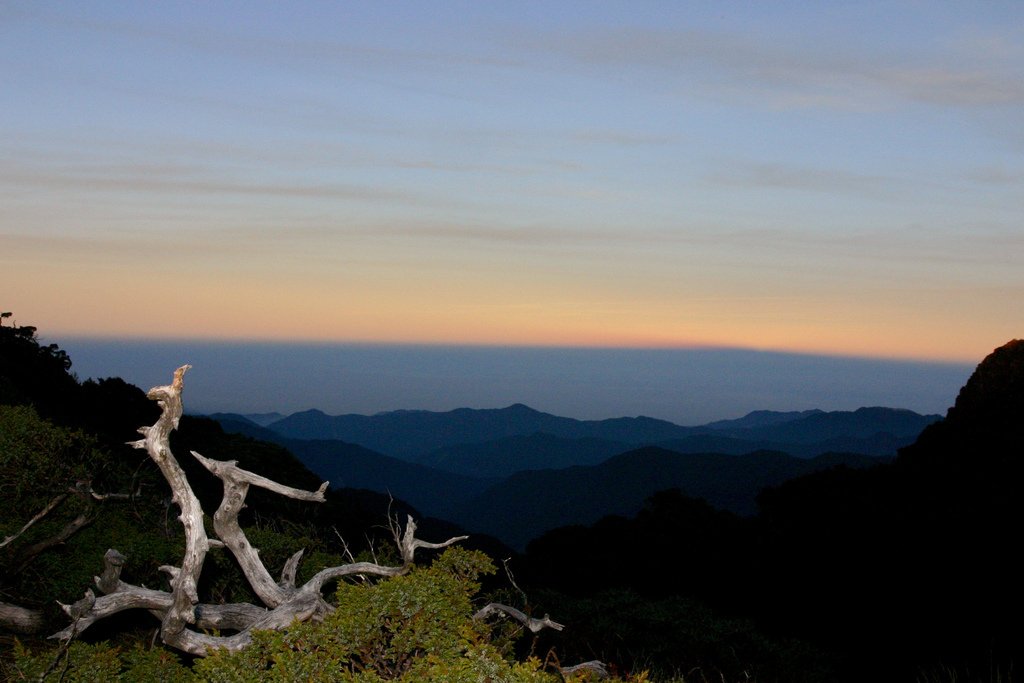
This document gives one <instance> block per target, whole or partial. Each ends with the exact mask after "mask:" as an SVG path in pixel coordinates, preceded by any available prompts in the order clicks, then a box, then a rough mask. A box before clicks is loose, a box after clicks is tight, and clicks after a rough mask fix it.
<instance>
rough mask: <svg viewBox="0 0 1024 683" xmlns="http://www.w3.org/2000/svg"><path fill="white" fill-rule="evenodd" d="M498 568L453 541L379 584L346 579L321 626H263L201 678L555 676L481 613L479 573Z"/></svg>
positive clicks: (199, 670) (204, 667)
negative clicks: (514, 656)
mask: <svg viewBox="0 0 1024 683" xmlns="http://www.w3.org/2000/svg"><path fill="white" fill-rule="evenodd" d="M493 571H494V567H493V565H492V564H491V563H490V560H489V559H488V558H487V557H486V556H485V555H483V554H481V553H477V552H472V551H466V550H463V549H460V548H451V549H449V550H447V551H446V552H445V553H444V554H443V555H441V556H440V557H438V558H437V559H436V560H435V561H434V563H433V564H432V565H431V566H429V567H424V568H416V569H413V570H412V571H411V572H410V573H409V574H407V575H405V576H399V577H395V578H391V579H387V580H385V581H381V582H379V583H375V584H369V585H367V584H349V583H344V584H341V585H340V586H339V587H338V591H337V603H336V609H335V610H334V612H332V613H331V614H330V615H329V616H328V617H327V618H326V619H325V620H324V621H323V622H322V623H305V624H296V625H295V626H293V627H292V628H290V629H288V630H287V631H283V632H261V633H257V634H256V637H255V642H254V643H253V644H252V645H251V646H250V647H248V648H246V649H245V650H243V651H241V652H236V653H228V652H224V651H222V652H218V653H214V654H213V655H212V656H210V657H207V658H206V659H204V660H202V661H199V662H197V663H196V667H195V671H196V674H197V675H198V676H199V677H200V678H201V679H202V680H209V681H218V682H221V681H223V682H225V683H227V682H229V681H231V682H242V681H296V680H303V681H366V682H369V681H467V682H469V681H472V682H473V683H476V682H477V681H509V682H518V681H524V682H525V681H554V680H557V678H555V677H553V676H551V675H548V674H545V673H543V672H541V671H540V663H539V662H538V661H536V660H532V659H531V660H528V661H527V662H525V663H516V662H510V661H507V660H505V659H504V658H502V656H501V654H500V653H499V652H498V650H497V649H496V648H495V647H494V646H493V645H491V643H490V639H489V634H490V629H489V627H488V625H487V624H484V623H482V622H479V621H475V620H473V618H472V614H473V611H474V607H473V602H472V598H473V596H474V595H475V593H476V592H477V590H479V583H478V582H477V579H478V577H479V576H480V575H481V574H486V573H492V572H493Z"/></svg>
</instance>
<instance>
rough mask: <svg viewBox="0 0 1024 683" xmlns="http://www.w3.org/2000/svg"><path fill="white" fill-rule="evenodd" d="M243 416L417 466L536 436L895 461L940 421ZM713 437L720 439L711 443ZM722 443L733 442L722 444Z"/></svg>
mask: <svg viewBox="0 0 1024 683" xmlns="http://www.w3.org/2000/svg"><path fill="white" fill-rule="evenodd" d="M243 417H246V418H247V419H250V420H251V421H252V422H254V423H256V424H262V425H263V426H266V427H267V428H268V429H270V430H272V431H274V432H276V433H278V434H280V435H281V436H285V437H288V438H291V439H333V440H340V441H347V442H349V443H354V444H359V445H360V446H363V447H365V448H369V449H371V450H374V451H377V452H380V453H386V454H388V455H390V456H392V457H395V458H400V459H402V460H409V461H412V462H424V461H427V462H430V461H433V462H438V461H443V460H445V457H444V455H443V453H437V451H440V450H442V449H450V448H453V447H462V446H465V445H468V444H482V443H487V442H493V441H496V440H501V439H507V438H509V437H516V436H532V435H535V434H547V435H550V436H553V437H558V438H561V439H573V440H584V439H592V440H599V441H603V442H609V441H610V442H617V443H620V444H623V445H625V446H626V447H627V448H628V447H633V448H636V447H640V446H647V445H656V444H660V443H663V442H668V441H672V442H677V443H675V444H674V446H675V448H676V449H679V448H684V449H687V450H690V449H692V450H690V452H700V451H706V450H707V446H706V444H708V443H715V444H720V445H721V447H723V448H725V452H729V453H735V454H739V453H747V452H750V451H753V450H757V449H763V448H774V449H778V450H782V451H785V452H788V453H791V454H793V455H798V456H801V457H813V456H814V455H818V454H820V453H825V452H829V451H836V450H843V451H849V452H856V453H863V454H866V455H885V456H891V455H895V454H896V451H897V449H898V448H901V447H902V446H906V445H909V444H910V443H912V442H913V441H914V439H915V438H917V435H918V434H920V433H921V430H923V429H924V428H925V427H926V426H927V425H929V424H931V423H932V422H935V421H937V420H938V419H940V416H939V415H919V414H917V413H915V412H912V411H909V410H899V409H894V408H860V409H858V410H855V411H832V412H824V411H820V410H810V411H801V412H774V411H757V412H753V413H750V414H748V415H746V416H745V417H743V418H740V419H738V420H724V421H719V422H712V423H709V424H706V425H703V426H698V427H683V426H680V425H677V424H674V423H672V422H668V421H666V420H656V419H653V418H649V417H620V418H613V419H607V420H576V419H573V418H568V417H559V416H556V415H551V414H549V413H543V412H540V411H538V410H534V409H533V408H530V407H528V406H525V405H522V404H521V403H517V404H515V405H511V406H508V407H507V408H499V409H482V410H478V409H472V408H459V409H457V410H452V411H448V412H431V411H425V410H400V411H394V412H388V413H380V414H377V415H327V414H326V413H323V412H321V411H319V410H307V411H304V412H299V413H294V414H292V415H289V416H288V417H285V418H282V419H280V420H277V421H274V422H264V420H265V417H266V416H265V415H259V416H253V417H249V416H243ZM695 437H703V438H704V440H702V439H700V438H695ZM708 437H714V438H713V439H711V440H710V441H709V440H707V438H708ZM722 437H726V438H727V439H729V440H731V441H721V440H720V439H721V438H722ZM739 442H742V443H739ZM687 443H689V444H691V445H690V446H687ZM729 444H732V445H729ZM599 450H600V449H599ZM574 464H582V463H574ZM517 469H526V468H522V467H520V468H517Z"/></svg>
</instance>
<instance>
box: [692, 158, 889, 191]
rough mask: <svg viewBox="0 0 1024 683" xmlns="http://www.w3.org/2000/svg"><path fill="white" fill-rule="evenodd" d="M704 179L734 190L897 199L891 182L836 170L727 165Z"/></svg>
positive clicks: (748, 164)
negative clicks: (774, 190)
mask: <svg viewBox="0 0 1024 683" xmlns="http://www.w3.org/2000/svg"><path fill="white" fill-rule="evenodd" d="M707 178H708V180H709V181H711V182H713V183H717V184H720V185H729V186H734V187H747V188H766V189H785V190H805V191H810V192H828V193H838V194H856V195H860V196H863V197H868V198H871V199H884V198H888V197H894V196H897V192H896V190H895V189H894V187H893V186H894V185H895V184H898V183H897V182H896V180H895V179H893V178H887V177H884V176H879V175H870V174H860V173H851V172H849V171H843V170H840V169H835V168H826V167H820V168H810V167H801V166H794V165H786V164H767V163H739V162H736V163H732V164H728V165H727V166H725V167H724V168H722V169H721V170H719V171H717V172H713V173H710V174H709V175H708V176H707Z"/></svg>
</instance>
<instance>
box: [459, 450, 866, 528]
mask: <svg viewBox="0 0 1024 683" xmlns="http://www.w3.org/2000/svg"><path fill="white" fill-rule="evenodd" d="M877 463H878V460H876V459H875V458H872V457H870V456H864V455H827V456H821V457H820V458H813V459H803V458H794V457H792V456H790V455H787V454H785V453H778V452H771V451H761V452H756V453H749V454H746V455H740V456H732V455H721V454H706V453H705V454H681V453H678V452H675V451H668V450H665V449H662V448H656V447H646V448H641V449H639V450H634V451H630V452H628V453H622V454H620V455H617V456H614V457H612V458H610V459H609V460H606V461H605V462H603V463H600V464H598V465H594V466H590V467H570V468H566V469H559V470H531V471H525V472H519V473H517V474H514V475H512V476H510V477H508V478H507V479H504V480H502V481H500V482H499V483H496V484H494V485H493V486H492V487H491V488H489V489H487V490H486V491H484V492H483V493H481V494H480V495H479V496H477V497H475V498H472V499H470V500H468V501H467V502H466V503H464V504H463V505H462V506H461V507H459V508H457V509H456V511H455V513H454V514H455V516H454V519H453V521H455V522H457V523H458V524H460V525H461V526H464V527H465V528H467V529H469V530H471V531H480V532H483V533H487V534H490V535H493V536H496V537H498V538H500V539H501V540H503V541H504V542H506V543H508V544H509V545H511V546H513V547H519V548H522V547H524V546H525V545H526V543H527V541H529V540H531V539H533V538H536V537H538V536H540V535H541V534H542V533H544V532H546V531H548V530H551V529H554V528H557V527H559V526H566V525H569V524H591V523H593V522H595V521H597V520H598V519H600V518H601V517H604V516H606V515H631V514H635V513H636V512H637V510H639V509H640V508H641V506H642V505H643V502H644V500H645V499H647V498H648V497H649V496H651V495H652V494H653V493H655V492H657V491H661V490H664V489H669V488H678V489H680V490H682V491H683V492H684V493H685V494H686V495H688V496H691V497H694V498H702V499H704V500H706V501H708V502H709V503H710V504H711V505H713V506H715V507H717V508H721V509H724V510H729V511H731V512H733V513H736V514H740V515H752V514H754V513H755V512H756V511H757V503H756V499H757V495H758V493H760V491H761V490H762V489H763V488H765V487H766V486H774V485H777V484H780V483H782V482H783V481H786V480H787V479H790V478H793V477H796V476H799V475H802V474H806V473H808V472H813V471H815V470H818V469H822V468H827V467H833V466H835V465H838V464H845V465H849V466H858V467H865V466H871V465H875V464H877Z"/></svg>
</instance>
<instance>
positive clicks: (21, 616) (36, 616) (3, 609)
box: [0, 602, 44, 633]
mask: <svg viewBox="0 0 1024 683" xmlns="http://www.w3.org/2000/svg"><path fill="white" fill-rule="evenodd" d="M43 624H44V620H43V613H42V611H41V610H37V609H29V608H27V607H22V606H20V605H12V604H10V603H8V602H0V628H2V629H3V630H5V631H11V632H13V633H37V632H38V631H39V630H40V629H41V628H43Z"/></svg>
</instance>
